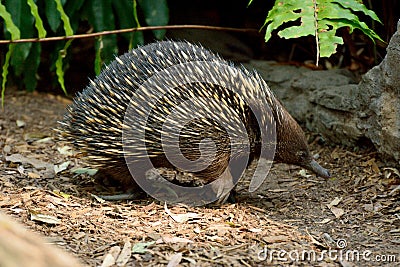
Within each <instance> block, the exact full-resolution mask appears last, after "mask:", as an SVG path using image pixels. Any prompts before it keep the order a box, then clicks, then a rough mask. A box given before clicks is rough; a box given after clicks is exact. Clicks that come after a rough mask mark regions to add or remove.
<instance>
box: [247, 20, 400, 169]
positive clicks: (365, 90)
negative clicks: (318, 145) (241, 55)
mask: <svg viewBox="0 0 400 267" xmlns="http://www.w3.org/2000/svg"><path fill="white" fill-rule="evenodd" d="M245 65H246V66H247V67H248V68H255V69H257V70H258V71H259V72H260V74H261V76H262V77H263V78H264V79H265V80H266V81H267V83H268V84H269V85H270V87H271V89H272V90H273V91H274V92H275V94H276V95H277V96H278V98H279V99H280V100H281V101H282V102H283V104H284V106H285V107H286V108H287V109H288V111H289V113H291V114H292V115H293V116H294V117H295V118H296V119H297V120H298V121H301V122H303V123H304V124H305V125H306V127H307V128H308V129H309V130H312V131H316V132H319V133H321V134H322V135H323V136H324V137H325V138H326V139H328V140H330V141H331V142H335V143H339V144H344V145H349V146H354V145H357V144H359V143H360V142H363V143H365V142H369V143H371V144H373V145H374V146H375V148H376V149H377V151H378V152H379V153H380V154H381V155H382V157H384V158H386V159H388V162H392V163H395V164H399V163H400V21H399V23H398V29H397V32H396V33H395V34H394V35H393V37H392V39H391V40H390V42H389V45H388V47H387V54H386V57H385V58H384V60H383V61H382V62H381V63H380V64H379V65H378V66H376V67H374V68H373V69H371V70H370V71H369V72H367V73H366V74H365V75H364V76H363V78H362V80H361V82H360V83H358V84H357V82H356V79H355V77H354V76H353V75H352V73H351V72H349V71H347V70H326V71H312V70H309V69H306V68H298V67H295V66H284V65H278V64H276V63H273V62H267V61H251V62H250V63H248V64H245Z"/></svg>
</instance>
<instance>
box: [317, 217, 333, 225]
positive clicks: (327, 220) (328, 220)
mask: <svg viewBox="0 0 400 267" xmlns="http://www.w3.org/2000/svg"><path fill="white" fill-rule="evenodd" d="M330 221H331V219H328V218H326V219H323V220H322V221H320V222H316V223H321V224H325V223H328V222H330Z"/></svg>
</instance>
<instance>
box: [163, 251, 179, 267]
mask: <svg viewBox="0 0 400 267" xmlns="http://www.w3.org/2000/svg"><path fill="white" fill-rule="evenodd" d="M181 260H182V253H176V254H174V255H172V256H171V257H169V262H168V265H167V267H176V266H178V265H179V263H180V262H181Z"/></svg>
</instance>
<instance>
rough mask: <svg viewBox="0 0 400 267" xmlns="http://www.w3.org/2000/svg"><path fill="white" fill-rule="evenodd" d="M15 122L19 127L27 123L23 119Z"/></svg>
mask: <svg viewBox="0 0 400 267" xmlns="http://www.w3.org/2000/svg"><path fill="white" fill-rule="evenodd" d="M15 123H16V124H17V127H18V128H22V127H24V126H25V125H26V123H25V122H24V121H22V120H16V121H15Z"/></svg>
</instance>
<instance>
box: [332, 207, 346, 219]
mask: <svg viewBox="0 0 400 267" xmlns="http://www.w3.org/2000/svg"><path fill="white" fill-rule="evenodd" d="M329 209H330V210H331V212H332V213H333V215H335V217H336V219H338V218H340V217H341V216H342V215H343V214H344V210H343V209H341V208H336V207H330V208H329Z"/></svg>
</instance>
